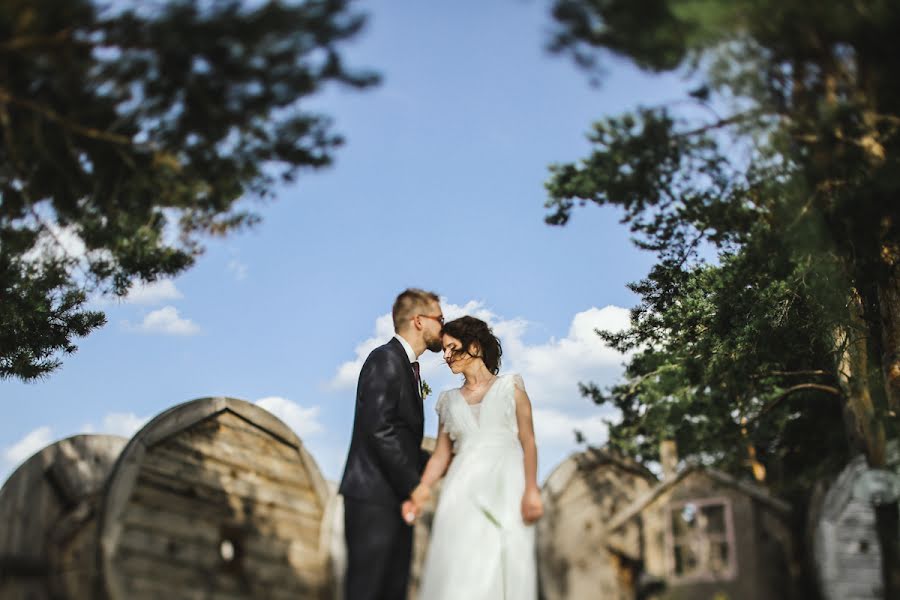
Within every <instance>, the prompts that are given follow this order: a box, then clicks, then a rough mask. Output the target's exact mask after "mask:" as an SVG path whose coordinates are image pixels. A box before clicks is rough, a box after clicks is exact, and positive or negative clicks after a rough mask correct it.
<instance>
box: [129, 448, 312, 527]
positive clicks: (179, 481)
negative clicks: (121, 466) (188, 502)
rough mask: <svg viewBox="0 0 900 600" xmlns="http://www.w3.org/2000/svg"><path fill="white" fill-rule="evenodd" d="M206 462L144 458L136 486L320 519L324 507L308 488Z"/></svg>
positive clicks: (213, 501)
mask: <svg viewBox="0 0 900 600" xmlns="http://www.w3.org/2000/svg"><path fill="white" fill-rule="evenodd" d="M212 466H213V465H212V464H207V465H205V467H207V468H198V467H196V466H194V465H190V464H188V463H174V462H167V463H163V462H162V461H159V460H152V461H150V460H148V461H147V462H146V463H145V464H144V468H143V470H142V472H141V474H140V478H139V480H138V485H148V486H153V487H156V488H158V489H168V490H170V491H171V492H172V493H175V494H182V495H184V496H185V497H191V496H194V497H198V498H205V499H206V500H207V501H209V502H211V503H215V502H216V501H222V500H224V497H226V496H227V497H230V498H235V499H239V500H241V501H242V502H251V503H254V504H257V505H260V504H261V505H271V506H275V507H279V508H282V509H284V510H287V511H292V512H297V513H302V514H306V515H309V516H311V517H313V518H315V519H317V520H318V519H321V518H322V512H323V510H324V507H323V506H321V505H319V504H318V498H316V496H315V495H314V494H313V491H312V490H311V489H309V488H308V487H307V488H302V487H292V486H285V485H280V484H279V483H275V482H267V481H265V480H262V479H257V476H256V475H255V474H254V473H252V472H250V471H244V472H238V473H236V476H235V475H233V474H232V473H231V472H224V471H223V472H219V473H217V472H215V471H214V470H213V469H212V468H211V467H212Z"/></svg>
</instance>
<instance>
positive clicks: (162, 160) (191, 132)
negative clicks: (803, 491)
mask: <svg viewBox="0 0 900 600" xmlns="http://www.w3.org/2000/svg"><path fill="white" fill-rule="evenodd" d="M349 4H350V2H349V0H306V1H298V2H283V1H277V0H272V1H269V2H265V3H251V4H250V5H247V3H244V2H239V1H237V0H224V1H214V2H208V3H196V2H192V1H190V0H172V1H168V2H161V3H134V4H133V5H128V4H127V3H114V4H112V5H111V6H109V7H105V8H104V7H101V6H100V5H98V4H95V3H93V2H92V1H91V0H10V1H8V2H4V3H3V4H2V6H0V66H2V69H0V251H2V254H3V264H2V270H0V277H2V278H0V289H2V294H3V298H2V300H3V311H2V315H3V320H2V322H0V340H2V342H3V343H2V346H0V365H2V369H0V378H2V377H10V376H15V377H20V378H23V379H26V380H27V379H32V378H35V377H38V376H41V375H44V374H46V373H48V372H50V371H52V370H53V369H54V368H55V367H56V366H58V365H59V361H58V360H57V359H54V358H52V357H53V356H54V355H55V354H56V352H57V351H59V350H62V351H65V352H71V351H72V350H74V348H75V347H74V345H73V344H72V339H73V338H75V337H78V336H83V335H86V334H87V333H89V332H90V331H91V330H92V329H95V328H96V327H98V326H100V325H101V324H102V323H103V317H102V315H100V314H98V313H96V312H94V311H90V310H86V309H85V307H84V305H85V301H86V298H87V297H88V295H89V294H91V293H111V294H116V295H123V294H125V293H127V291H128V289H129V288H130V287H131V285H132V284H133V283H134V282H135V281H153V280H155V279H157V278H160V277H168V276H173V275H175V274H177V273H180V272H181V271H183V270H185V269H187V268H188V267H190V266H191V264H192V263H193V261H194V260H195V258H196V256H197V255H198V254H199V253H200V252H201V251H202V244H201V240H202V238H203V236H206V235H224V234H227V233H229V232H231V231H234V230H236V229H238V228H241V227H245V226H248V225H251V224H253V223H254V222H255V221H256V220H257V219H258V217H257V216H256V215H255V214H253V213H252V212H250V211H248V210H247V209H246V208H245V207H242V206H241V205H240V204H239V200H241V199H243V198H247V197H265V196H267V195H269V194H270V192H271V190H272V189H273V186H274V185H275V184H276V183H277V182H278V181H291V180H292V179H293V178H294V177H295V176H296V175H297V174H298V172H299V171H300V170H301V169H316V168H321V167H324V166H327V165H328V164H330V162H331V159H332V152H333V150H334V149H335V148H336V147H337V146H338V145H340V143H341V138H340V137H339V136H337V135H335V134H334V133H331V131H330V123H329V120H328V119H327V118H326V117H324V116H322V115H318V114H313V113H309V112H306V111H305V110H303V109H302V108H301V106H300V104H299V103H300V101H301V100H302V99H303V98H305V97H307V96H310V95H311V94H314V93H315V92H317V91H318V90H319V89H320V88H321V87H322V86H323V85H324V84H326V83H328V82H330V81H334V82H339V83H341V84H346V85H350V86H353V87H357V88H364V87H367V86H369V85H371V84H373V83H375V81H376V78H375V76H374V75H372V74H370V73H355V72H353V71H349V70H347V69H346V68H345V67H344V65H343V63H342V61H341V59H340V56H339V54H338V52H337V45H338V44H340V43H342V42H344V41H345V40H347V39H349V38H351V37H352V36H354V35H355V34H356V33H357V32H358V31H359V30H360V28H361V27H362V23H363V20H362V18H361V17H360V16H358V15H355V14H353V13H352V12H351V11H350V10H349Z"/></svg>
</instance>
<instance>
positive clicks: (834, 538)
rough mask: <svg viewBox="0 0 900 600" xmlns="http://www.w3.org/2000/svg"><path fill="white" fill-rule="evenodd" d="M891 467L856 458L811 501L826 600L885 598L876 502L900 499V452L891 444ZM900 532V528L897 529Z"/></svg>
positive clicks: (819, 573) (815, 549)
mask: <svg viewBox="0 0 900 600" xmlns="http://www.w3.org/2000/svg"><path fill="white" fill-rule="evenodd" d="M887 462H888V465H887V467H888V468H887V469H884V470H881V469H870V468H869V467H868V465H867V464H866V460H865V457H864V456H862V455H860V456H857V457H856V458H854V459H853V460H852V461H850V463H849V464H848V465H847V466H846V467H845V468H844V470H843V471H841V473H840V475H839V476H838V478H837V479H836V480H835V481H834V482H833V483H832V484H831V485H830V486H829V487H828V491H827V492H825V494H824V495H823V496H822V497H821V498H820V499H818V500H814V501H813V503H812V505H813V506H812V507H811V511H810V513H811V521H812V529H813V531H812V534H813V535H812V538H813V540H812V554H813V559H814V564H815V569H816V576H817V579H818V582H819V588H820V591H821V593H822V597H823V598H825V599H826V600H845V599H847V598H853V599H854V600H882V599H883V598H884V584H883V581H882V573H881V569H882V561H881V551H880V543H879V541H878V533H877V531H876V525H875V509H874V506H873V504H874V503H875V502H891V501H892V502H895V503H896V502H897V497H898V495H900V452H898V448H897V444H896V443H892V444H889V445H888V461H887ZM898 535H900V534H898Z"/></svg>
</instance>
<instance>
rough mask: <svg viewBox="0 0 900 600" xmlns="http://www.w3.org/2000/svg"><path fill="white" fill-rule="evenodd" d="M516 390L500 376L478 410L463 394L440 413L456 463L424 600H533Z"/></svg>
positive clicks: (445, 490) (513, 378) (442, 404)
mask: <svg viewBox="0 0 900 600" xmlns="http://www.w3.org/2000/svg"><path fill="white" fill-rule="evenodd" d="M515 387H519V388H520V389H522V390H524V389H525V387H524V384H523V383H522V378H521V377H520V376H519V375H516V374H508V375H502V376H500V377H498V378H497V379H495V380H494V383H492V384H491V387H490V389H488V391H487V393H486V394H485V395H484V397H483V399H482V400H481V402H480V403H478V404H475V405H469V404H468V403H466V400H465V398H463V395H462V393H461V392H460V390H458V389H453V390H447V391H444V392H441V395H440V397H439V398H438V401H437V405H436V407H435V409H436V410H437V413H438V416H439V417H440V421H441V423H442V424H443V426H444V430H445V431H447V432H448V434H449V435H450V439H451V440H453V452H454V454H455V456H454V457H453V461H452V462H451V463H450V468H449V469H448V470H447V474H446V477H445V478H444V482H443V484H442V487H441V493H440V498H439V500H438V504H437V508H436V510H435V515H434V521H433V524H432V529H431V538H430V541H429V545H428V552H427V555H426V558H425V567H424V570H423V574H422V585H421V588H420V592H419V598H420V600H445V599H446V600H451V599H452V600H460V599H465V600H482V599H483V600H503V599H507V600H535V599H536V598H537V567H536V564H535V552H534V527H533V526H528V525H525V523H524V522H523V521H522V512H521V503H522V494H523V493H524V491H525V472H524V464H523V458H522V446H521V444H520V443H519V438H518V425H517V423H516V404H515V397H514V394H515Z"/></svg>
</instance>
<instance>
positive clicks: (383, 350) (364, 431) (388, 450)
mask: <svg viewBox="0 0 900 600" xmlns="http://www.w3.org/2000/svg"><path fill="white" fill-rule="evenodd" d="M424 426H425V415H424V413H423V409H422V398H421V397H420V396H419V389H418V385H417V384H416V378H415V374H414V373H413V370H412V366H411V365H410V364H409V358H408V357H407V355H406V351H405V350H404V349H403V346H402V345H401V344H400V342H399V341H398V340H397V339H396V338H392V339H391V341H389V342H388V343H387V344H385V345H383V346H379V347H378V348H376V349H375V350H373V351H372V353H371V354H369V357H368V358H367V359H366V362H365V363H364V364H363V367H362V371H361V372H360V374H359V383H358V384H357V388H356V412H355V415H354V419H353V436H352V437H351V439H350V450H349V452H348V454H347V464H346V465H345V466H344V476H343V477H342V478H341V485H340V488H339V491H340V493H341V494H343V495H344V497H346V498H352V499H355V500H363V501H366V502H371V503H374V504H384V505H391V506H397V507H399V505H400V503H401V502H403V501H404V500H406V499H407V498H408V497H409V495H410V494H411V493H412V490H413V489H414V488H415V487H416V485H418V483H419V478H420V476H421V473H422V470H423V469H424V467H425V462H426V461H427V459H428V454H427V453H425V452H424V451H423V450H422V436H423V432H424Z"/></svg>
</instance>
